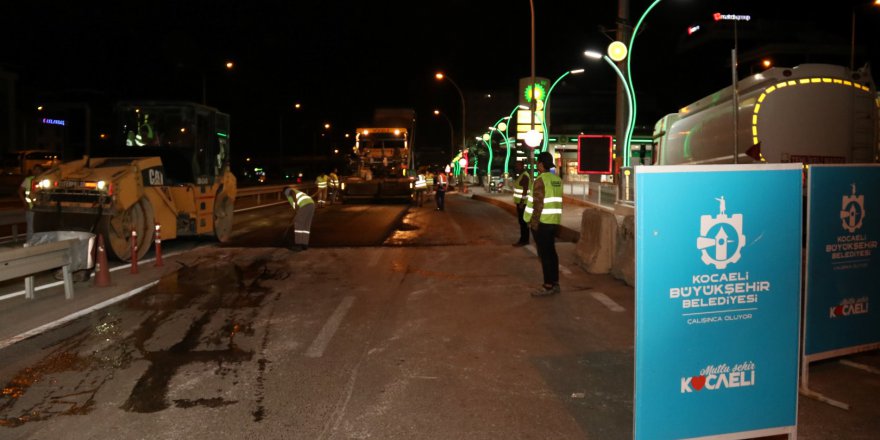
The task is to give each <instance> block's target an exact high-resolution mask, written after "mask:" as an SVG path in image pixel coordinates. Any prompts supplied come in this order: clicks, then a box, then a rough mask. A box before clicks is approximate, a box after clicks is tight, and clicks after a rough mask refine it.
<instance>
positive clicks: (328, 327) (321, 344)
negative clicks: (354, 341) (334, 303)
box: [305, 296, 354, 358]
mask: <svg viewBox="0 0 880 440" xmlns="http://www.w3.org/2000/svg"><path fill="white" fill-rule="evenodd" d="M352 304H354V297H353V296H346V297H345V298H343V299H342V303H340V304H339V306H338V307H336V311H334V312H333V314H332V315H330V319H328V320H327V322H325V323H324V327H323V328H321V332H320V333H318V337H316V338H315V340H314V341H312V345H310V346H309V348H308V349H307V350H306V353H305V355H306V357H311V358H318V357H321V356H323V355H324V350H326V349H327V345H328V344H330V340H331V339H333V335H334V334H336V330H337V329H339V324H340V323H342V318H344V317H345V314H346V313H348V309H350V308H351V305H352Z"/></svg>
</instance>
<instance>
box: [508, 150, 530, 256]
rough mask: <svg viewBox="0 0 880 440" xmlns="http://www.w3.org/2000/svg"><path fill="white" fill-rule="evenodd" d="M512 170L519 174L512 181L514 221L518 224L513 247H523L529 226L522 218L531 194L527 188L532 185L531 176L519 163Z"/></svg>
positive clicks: (527, 239) (527, 242) (527, 241)
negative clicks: (517, 238) (517, 232)
mask: <svg viewBox="0 0 880 440" xmlns="http://www.w3.org/2000/svg"><path fill="white" fill-rule="evenodd" d="M514 169H515V170H516V172H517V174H519V175H518V176H517V177H516V179H515V180H514V181H513V204H514V206H516V220H517V222H518V223H519V240H518V241H517V242H516V243H514V244H513V245H514V246H525V245H527V244H529V224H528V223H526V220H525V219H524V218H523V216H524V215H525V212H526V201H527V199H528V196H529V195H530V194H531V193H530V192H529V187H530V186H531V185H532V175H531V174H530V173H527V172H526V171H525V170H523V163H522V162H521V161H518V162H516V165H515V168H514Z"/></svg>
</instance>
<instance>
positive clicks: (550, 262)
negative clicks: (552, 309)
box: [523, 151, 562, 296]
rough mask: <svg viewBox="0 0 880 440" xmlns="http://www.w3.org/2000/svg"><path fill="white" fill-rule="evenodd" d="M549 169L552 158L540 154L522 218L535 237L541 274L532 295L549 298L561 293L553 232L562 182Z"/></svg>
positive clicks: (558, 216)
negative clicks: (541, 284)
mask: <svg viewBox="0 0 880 440" xmlns="http://www.w3.org/2000/svg"><path fill="white" fill-rule="evenodd" d="M552 168H553V156H552V155H550V153H548V152H546V151H545V152H543V153H541V154H539V155H538V173H539V174H538V177H536V178H535V179H534V180H533V181H532V185H531V188H530V190H529V195H528V196H526V200H527V201H526V211H525V214H524V216H523V218H524V220H525V221H526V222H528V224H529V228H530V229H531V230H532V235H533V236H534V237H535V247H536V248H537V250H538V258H540V259H541V270H542V271H543V273H544V285H543V286H541V289H539V290H537V291H535V292H532V296H549V295H554V294H557V293H559V292H560V288H559V255H557V254H556V232H557V230H558V229H559V224H560V223H562V179H560V178H559V176H557V175H556V174H553V173H551V172H550V170H551V169H552Z"/></svg>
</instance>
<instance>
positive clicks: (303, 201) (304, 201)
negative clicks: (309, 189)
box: [287, 190, 315, 208]
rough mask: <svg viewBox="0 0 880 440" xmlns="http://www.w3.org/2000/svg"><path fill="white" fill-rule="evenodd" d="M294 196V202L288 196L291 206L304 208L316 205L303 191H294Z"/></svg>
mask: <svg viewBox="0 0 880 440" xmlns="http://www.w3.org/2000/svg"><path fill="white" fill-rule="evenodd" d="M293 194H294V196H296V200H294V198H293V197H290V196H287V201H288V202H290V206H293V207H300V208H302V207H303V206H306V205H312V204H314V203H315V201H314V200H312V198H311V197H309V195H308V194H306V193H304V192H302V191H297V190H293Z"/></svg>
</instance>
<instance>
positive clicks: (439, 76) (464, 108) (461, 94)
mask: <svg viewBox="0 0 880 440" xmlns="http://www.w3.org/2000/svg"><path fill="white" fill-rule="evenodd" d="M434 77H436V78H437V79H439V80H443V79H446V80H448V81H449V83H450V84H452V86H453V87H455V90H456V91H457V92H458V96H459V97H460V98H461V148H462V149H464V147H465V144H466V142H465V135H466V134H467V130H466V129H465V121H467V116H466V115H467V106H466V105H465V102H464V92H462V91H461V88H460V87H458V84H457V83H456V82H455V81H453V80H452V77H450V76H449V75H444V74H443V73H440V72H438V73H437V74H436V75H434Z"/></svg>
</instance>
